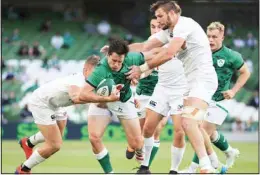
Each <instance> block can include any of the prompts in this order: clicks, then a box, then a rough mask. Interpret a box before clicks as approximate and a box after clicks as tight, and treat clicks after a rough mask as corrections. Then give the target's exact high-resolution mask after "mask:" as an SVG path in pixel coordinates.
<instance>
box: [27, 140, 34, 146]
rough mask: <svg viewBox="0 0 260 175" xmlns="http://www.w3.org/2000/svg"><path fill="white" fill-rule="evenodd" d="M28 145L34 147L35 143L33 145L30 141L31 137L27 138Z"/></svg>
mask: <svg viewBox="0 0 260 175" xmlns="http://www.w3.org/2000/svg"><path fill="white" fill-rule="evenodd" d="M27 145H28V146H29V147H30V148H33V147H34V146H35V145H33V144H32V143H31V141H30V139H28V140H27Z"/></svg>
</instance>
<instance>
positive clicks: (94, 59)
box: [85, 55, 100, 66]
mask: <svg viewBox="0 0 260 175" xmlns="http://www.w3.org/2000/svg"><path fill="white" fill-rule="evenodd" d="M99 61H100V57H99V56H97V55H91V56H89V57H87V60H86V62H85V64H90V65H92V66H96V65H98V63H99Z"/></svg>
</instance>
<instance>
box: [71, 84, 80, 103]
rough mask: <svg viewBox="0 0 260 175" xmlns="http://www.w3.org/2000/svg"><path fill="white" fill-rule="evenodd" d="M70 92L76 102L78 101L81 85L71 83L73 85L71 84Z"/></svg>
mask: <svg viewBox="0 0 260 175" xmlns="http://www.w3.org/2000/svg"><path fill="white" fill-rule="evenodd" d="M68 93H69V96H70V99H71V100H72V101H73V102H74V103H75V102H77V101H78V97H79V93H80V87H78V86H75V85H71V86H69V89H68Z"/></svg>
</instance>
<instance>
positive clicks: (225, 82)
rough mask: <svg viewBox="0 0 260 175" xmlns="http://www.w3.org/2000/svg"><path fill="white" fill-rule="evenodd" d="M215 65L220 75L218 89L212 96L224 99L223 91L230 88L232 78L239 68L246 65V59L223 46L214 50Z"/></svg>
mask: <svg viewBox="0 0 260 175" xmlns="http://www.w3.org/2000/svg"><path fill="white" fill-rule="evenodd" d="M212 56H213V65H214V67H215V70H216V73H217V76H218V89H217V91H216V92H215V94H214V95H213V97H212V100H214V101H221V100H224V96H223V94H222V93H221V92H222V91H227V90H229V89H230V82H231V78H232V76H233V74H234V72H236V71H237V70H239V69H240V68H241V67H242V66H243V65H244V60H243V58H242V56H241V54H240V53H238V52H236V51H234V50H231V49H229V48H227V47H225V46H222V48H221V49H219V50H218V51H216V52H213V54H212Z"/></svg>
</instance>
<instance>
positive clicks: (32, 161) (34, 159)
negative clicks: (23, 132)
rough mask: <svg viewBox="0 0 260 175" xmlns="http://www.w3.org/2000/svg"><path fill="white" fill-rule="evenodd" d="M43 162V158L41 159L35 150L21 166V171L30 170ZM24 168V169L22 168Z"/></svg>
mask: <svg viewBox="0 0 260 175" xmlns="http://www.w3.org/2000/svg"><path fill="white" fill-rule="evenodd" d="M43 161H45V158H43V157H42V156H41V155H40V154H39V152H38V151H37V150H35V151H34V152H33V153H32V155H31V156H30V157H29V159H27V160H26V161H25V162H24V163H23V165H22V170H23V168H24V169H27V168H29V169H32V168H33V167H35V166H36V165H38V164H39V163H41V162H43ZM24 166H25V167H24Z"/></svg>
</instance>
